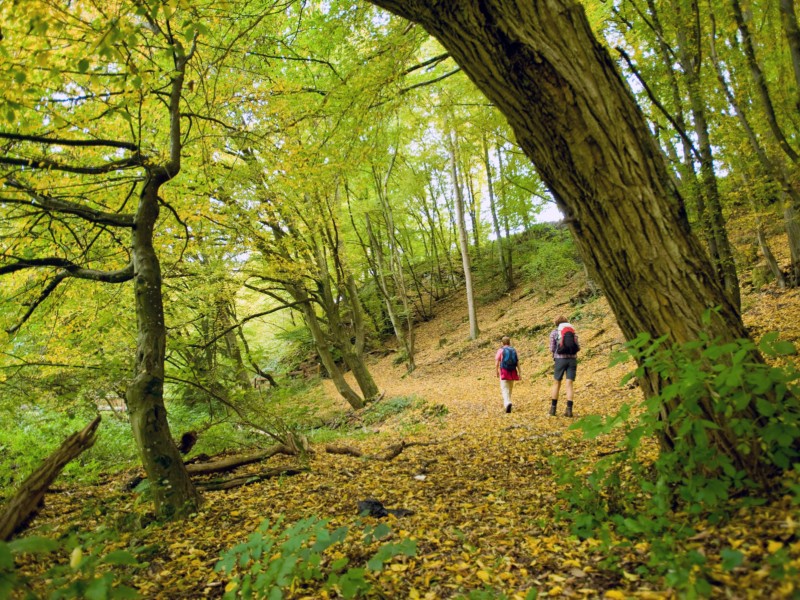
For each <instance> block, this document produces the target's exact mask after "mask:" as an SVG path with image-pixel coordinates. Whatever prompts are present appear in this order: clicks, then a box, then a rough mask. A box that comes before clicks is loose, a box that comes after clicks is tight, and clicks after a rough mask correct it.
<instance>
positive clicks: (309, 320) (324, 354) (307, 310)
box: [287, 287, 364, 409]
mask: <svg viewBox="0 0 800 600" xmlns="http://www.w3.org/2000/svg"><path fill="white" fill-rule="evenodd" d="M287 291H288V292H289V293H290V294H291V295H292V298H294V300H295V302H302V304H301V310H302V312H303V319H304V320H305V322H306V325H307V326H308V330H309V331H310V332H311V337H312V338H313V339H314V345H315V346H316V348H317V355H318V356H319V359H320V361H322V365H323V366H324V367H325V370H326V371H327V372H328V375H329V376H330V378H331V381H333V385H334V386H336V391H338V392H339V394H340V395H341V396H342V398H344V399H345V400H347V403H348V404H349V405H350V406H352V407H353V408H355V409H359V408H364V400H363V399H362V398H361V397H360V396H359V395H358V394H356V393H355V391H353V388H351V387H350V385H349V384H348V383H347V381H346V380H345V378H344V375H342V371H341V369H339V366H338V365H337V364H336V362H335V361H334V360H333V356H332V355H331V352H330V350H329V349H328V340H327V339H326V337H325V333H324V332H323V331H322V327H321V326H320V324H319V320H318V319H317V315H316V314H315V313H314V307H313V305H312V304H311V302H310V300H309V298H308V295H307V294H306V293H305V292H304V291H303V290H301V289H299V288H295V287H289V288H287Z"/></svg>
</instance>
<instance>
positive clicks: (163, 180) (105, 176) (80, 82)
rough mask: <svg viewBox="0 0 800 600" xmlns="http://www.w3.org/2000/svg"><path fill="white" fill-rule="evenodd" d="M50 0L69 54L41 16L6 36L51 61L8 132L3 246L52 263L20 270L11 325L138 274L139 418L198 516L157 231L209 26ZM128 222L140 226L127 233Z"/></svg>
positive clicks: (157, 489) (170, 511)
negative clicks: (68, 288) (69, 292)
mask: <svg viewBox="0 0 800 600" xmlns="http://www.w3.org/2000/svg"><path fill="white" fill-rule="evenodd" d="M40 8H41V11H40V12H39V13H37V14H36V17H35V18H38V19H39V20H38V21H37V22H38V24H39V27H41V28H42V29H43V30H48V31H49V33H50V36H51V37H50V38H49V40H50V43H54V41H55V40H54V38H57V39H58V40H59V43H63V44H64V47H65V48H67V49H68V52H64V53H63V56H58V55H56V54H54V53H51V52H50V51H49V48H50V47H52V46H49V45H48V44H42V38H41V37H39V36H38V35H37V34H38V33H42V32H40V31H36V30H34V31H32V30H31V28H30V27H29V25H28V24H27V23H22V22H14V21H10V20H6V22H5V23H6V25H9V23H10V25H11V26H10V27H9V26H7V27H4V32H3V33H4V36H5V40H4V43H9V44H16V45H17V46H18V47H19V48H24V49H25V50H22V51H21V52H22V53H23V56H18V57H17V58H18V59H22V60H24V61H25V62H23V64H43V65H45V66H47V68H48V69H49V70H45V71H44V72H42V71H39V72H34V75H33V77H32V78H31V80H28V84H29V86H30V88H29V89H30V90H31V91H34V92H35V93H36V94H39V96H38V98H36V97H35V96H33V95H32V94H29V95H28V97H27V98H24V99H23V100H22V101H21V102H20V103H19V104H17V109H18V110H17V112H16V114H15V115H11V114H8V115H7V120H6V124H5V125H6V130H5V131H3V132H2V133H0V139H2V140H4V142H5V144H4V149H3V150H4V151H3V154H2V156H0V165H3V167H4V172H3V174H2V175H3V188H2V194H0V206H2V208H3V211H4V214H3V216H4V217H5V218H6V219H10V220H11V221H10V222H11V223H13V224H14V225H13V226H12V228H9V229H8V230H7V231H6V234H7V235H11V236H12V240H13V241H12V242H10V243H8V244H7V245H6V246H5V248H4V250H3V254H2V257H1V258H0V275H14V274H16V273H20V272H23V271H25V272H30V271H35V272H37V273H38V276H34V277H32V278H30V279H28V280H27V281H24V280H21V279H19V278H17V279H14V280H12V285H13V286H14V287H16V288H17V291H18V292H19V293H21V294H22V296H23V297H27V298H29V301H28V302H27V304H28V307H27V309H26V310H25V311H24V312H23V313H22V314H21V315H20V316H19V318H18V320H17V322H16V323H15V324H12V325H10V326H9V327H8V328H7V331H8V332H9V333H12V334H13V333H15V332H16V331H18V330H19V328H20V327H21V326H22V325H23V324H24V323H25V321H27V320H28V319H29V318H30V317H31V315H32V314H33V312H34V311H35V310H36V309H37V308H38V307H40V306H41V305H42V304H43V303H45V302H48V301H50V300H51V297H53V296H54V295H55V292H56V290H57V289H58V288H59V287H60V286H62V285H64V283H65V282H67V281H68V280H71V279H83V280H91V281H96V282H105V283H124V282H127V281H131V282H132V283H133V295H134V306H135V313H136V323H137V342H136V353H135V360H134V376H133V379H132V380H131V381H130V383H129V385H128V388H127V392H126V402H127V406H128V413H129V416H130V423H131V429H132V431H133V436H134V438H135V440H136V444H137V446H138V449H139V454H140V457H141V460H142V464H143V465H144V468H145V471H146V472H147V475H148V477H149V478H150V480H151V482H152V490H153V497H154V500H155V504H156V509H157V512H158V513H159V514H160V515H161V516H163V517H166V518H171V517H175V516H181V515H185V514H188V513H190V512H192V511H194V510H195V509H196V507H197V505H198V504H199V496H198V494H197V492H196V491H195V488H194V485H193V484H192V482H191V480H190V479H189V476H188V474H187V472H186V469H185V468H184V466H183V462H182V460H181V457H180V454H179V453H178V450H177V448H176V447H175V444H174V442H173V440H172V436H171V434H170V428H169V424H168V422H167V418H166V417H167V415H166V410H165V408H164V397H163V394H164V354H165V347H166V327H165V323H164V306H163V298H162V287H161V277H162V275H161V264H160V261H159V258H158V253H157V250H156V245H155V242H154V235H155V229H156V224H157V222H158V218H159V213H160V209H161V207H162V205H163V202H164V201H163V199H162V197H161V195H162V193H163V191H162V190H163V187H164V186H165V184H167V183H168V182H169V181H170V180H172V179H173V178H175V177H176V176H177V175H178V174H179V173H180V171H181V159H182V151H183V143H184V135H185V132H184V130H183V116H182V104H183V101H184V100H183V93H184V88H185V85H186V75H187V70H188V65H189V64H190V62H191V61H192V59H193V57H194V55H195V52H196V48H197V38H198V35H199V31H198V30H197V29H194V28H190V29H188V30H187V29H181V28H179V27H177V26H176V25H175V23H174V21H173V16H174V14H173V11H171V10H167V9H164V8H163V7H161V6H159V5H157V6H155V7H153V8H152V9H147V10H146V9H144V8H143V7H140V9H141V10H140V11H139V15H140V17H141V19H140V21H139V22H138V23H134V22H131V21H128V20H124V19H120V20H106V19H104V18H101V16H102V15H100V14H97V15H96V16H97V17H98V18H97V19H94V20H91V19H87V20H86V21H82V20H77V19H75V20H73V19H69V18H68V17H67V16H66V14H65V15H61V14H59V13H50V12H49V11H47V10H46V9H45V8H44V7H40ZM127 9H129V10H130V11H131V12H133V11H134V9H135V7H134V6H127ZM87 10H90V9H88V8H87ZM90 12H91V11H90ZM178 32H179V33H178ZM93 47H97V48H98V51H97V52H96V53H95V52H93V51H92V50H90V49H91V48H93ZM133 47H136V48H137V49H138V50H137V51H136V52H134V51H133V50H132V48H133ZM139 52H141V53H142V54H143V58H144V60H143V61H141V60H140V59H141V58H142V57H141V56H140V55H139ZM143 62H146V63H147V65H148V66H147V67H145V66H144V65H143ZM112 63H113V64H114V66H112ZM154 67H155V69H154ZM12 69H13V67H12ZM137 73H140V75H139V74H137ZM23 79H24V77H23ZM126 83H127V85H126ZM28 98H36V102H31V101H29V100H28ZM117 99H119V101H118V102H117V101H115V100H117ZM34 111H37V112H39V113H40V116H38V117H37V116H36V114H35V112H34ZM12 116H13V118H11V117H12ZM72 119H76V120H79V121H80V122H81V127H80V128H77V127H74V126H72V125H71V121H72ZM120 232H127V235H128V236H129V241H128V242H127V243H125V242H123V240H122V239H121V238H120ZM6 289H7V290H9V291H10V289H9V288H8V287H7V288H6ZM11 289H14V288H13V287H12V288H11Z"/></svg>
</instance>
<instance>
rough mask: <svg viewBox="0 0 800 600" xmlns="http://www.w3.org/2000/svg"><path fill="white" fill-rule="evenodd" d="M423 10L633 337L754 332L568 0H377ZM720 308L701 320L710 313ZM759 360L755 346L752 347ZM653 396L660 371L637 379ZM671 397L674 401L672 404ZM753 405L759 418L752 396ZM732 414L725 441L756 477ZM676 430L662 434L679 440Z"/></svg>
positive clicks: (417, 13)
mask: <svg viewBox="0 0 800 600" xmlns="http://www.w3.org/2000/svg"><path fill="white" fill-rule="evenodd" d="M372 2H373V3H374V4H377V5H379V6H382V7H384V8H387V9H389V10H391V11H393V12H395V13H396V14H398V15H400V16H403V17H406V18H408V19H411V20H414V21H416V22H418V23H420V24H421V25H422V26H423V27H425V29H427V30H428V31H429V32H430V33H431V34H432V35H434V36H436V37H437V38H438V39H439V41H440V42H441V43H442V44H443V45H444V47H445V48H446V49H447V50H448V52H450V54H451V56H452V57H453V58H454V59H455V60H456V62H458V64H459V65H460V66H461V67H462V69H463V70H464V72H465V73H466V74H467V75H468V76H469V77H470V79H472V81H473V82H474V83H475V84H476V85H477V86H478V87H479V88H480V89H481V90H482V91H483V92H484V93H485V94H486V95H487V97H488V98H489V99H490V100H491V101H492V102H494V103H495V105H496V106H497V107H498V108H499V109H500V110H501V111H502V112H503V113H504V115H505V116H506V118H507V119H508V121H509V123H510V125H511V126H512V128H513V129H514V132H515V134H516V137H517V141H518V143H519V144H520V146H521V147H522V149H523V150H524V151H525V153H526V154H527V155H528V156H529V157H530V158H531V159H532V161H533V162H534V164H535V165H536V167H537V170H538V171H539V173H540V174H541V176H542V179H543V180H544V181H545V183H546V184H547V185H548V187H549V188H550V189H551V191H552V192H553V195H554V196H555V199H556V202H557V204H558V207H559V209H560V210H561V211H562V213H563V214H565V215H566V222H567V224H568V226H569V228H570V230H571V231H572V233H573V235H574V237H575V240H576V243H577V245H578V248H579V250H580V253H581V255H582V257H583V259H584V261H585V262H586V264H587V267H588V269H589V272H590V274H591V276H592V277H593V278H594V279H595V280H597V281H598V282H600V284H601V285H602V287H603V290H604V291H605V293H606V296H607V298H608V300H609V303H610V305H611V307H612V309H613V310H614V313H615V315H616V318H617V321H618V323H619V325H620V327H621V329H622V331H623V332H624V334H625V336H626V337H627V338H628V339H633V338H634V337H636V336H637V335H638V334H639V333H640V332H647V333H649V334H651V335H652V336H654V337H658V336H660V335H662V334H667V335H669V338H670V339H671V341H672V342H676V343H682V342H687V341H690V340H696V339H697V338H698V336H699V334H700V333H701V332H706V333H708V334H709V335H710V336H712V337H717V336H719V337H720V338H721V339H723V340H734V339H737V338H748V337H749V335H748V332H747V330H746V329H745V327H744V325H743V323H742V320H741V316H740V315H739V312H738V310H737V308H736V306H735V305H734V303H733V302H732V301H731V300H730V298H729V297H728V295H727V294H726V293H725V291H724V290H723V288H722V286H721V285H720V282H719V280H718V278H717V277H716V275H715V273H714V269H713V267H712V266H711V264H710V262H709V260H708V258H707V256H706V253H705V252H704V251H703V249H702V247H701V246H700V244H699V242H698V240H697V238H696V237H695V236H694V235H693V234H692V232H691V230H690V228H689V223H688V219H687V218H686V214H685V211H684V209H683V203H682V201H681V198H680V195H679V193H678V191H677V189H676V187H675V184H674V182H673V180H672V179H671V178H670V176H669V174H668V172H667V168H666V163H665V159H664V156H663V154H662V152H661V150H660V148H659V147H658V146H657V144H656V142H655V141H654V139H653V138H652V137H651V135H650V133H649V131H648V129H647V126H646V123H645V121H644V118H643V116H642V114H641V112H640V110H639V108H638V107H637V105H636V103H635V101H634V100H633V96H632V94H631V92H630V90H629V89H628V88H627V86H626V85H625V83H624V81H623V79H622V78H621V77H620V75H619V73H618V71H617V68H616V65H615V64H614V62H613V61H612V59H611V57H610V56H609V55H608V53H607V52H606V50H605V49H604V48H603V46H602V45H601V44H600V43H598V42H597V40H596V39H595V38H594V35H593V34H592V32H591V29H590V27H589V24H588V22H587V20H586V16H585V14H584V12H583V8H582V7H581V6H580V5H579V4H577V3H576V2H574V1H572V0H550V1H548V2H541V1H530V0H463V1H462V2H459V3H450V2H437V1H434V0H372ZM713 307H719V309H718V311H715V312H712V313H710V322H708V323H705V322H704V319H703V315H704V313H706V311H707V310H708V309H709V308H713ZM751 358H752V359H753V360H761V357H760V356H759V355H758V354H754V355H753V356H752V357H751ZM641 384H642V388H643V390H644V392H645V393H646V394H647V395H653V394H656V393H658V392H659V391H660V389H661V388H662V386H663V385H664V384H665V382H664V381H662V380H660V379H658V378H656V377H653V376H650V377H647V378H645V379H644V380H643V381H641ZM669 409H670V407H669V406H665V407H664V410H665V411H667V412H668V411H669ZM741 416H743V418H748V417H754V416H755V411H754V409H752V407H748V409H746V411H745V414H744V415H741ZM725 425H726V424H725V423H722V426H721V429H720V431H719V435H718V436H717V438H716V439H715V444H716V446H717V447H718V448H720V451H721V452H725V453H726V454H728V455H729V456H731V458H732V459H733V460H734V461H736V464H739V465H741V466H742V468H745V469H747V471H748V473H749V474H750V475H751V476H753V477H757V478H758V477H759V474H758V468H759V466H760V465H759V462H758V455H757V448H751V451H752V450H755V452H756V455H755V456H753V455H750V456H747V455H745V454H743V453H742V452H741V451H740V450H738V449H737V447H736V442H737V441H738V440H737V438H736V435H735V434H733V433H732V432H731V431H730V428H729V427H726V426H725ZM672 433H674V432H669V431H668V432H666V434H665V436H664V439H662V442H664V443H665V444H666V445H667V446H668V445H669V443H670V442H671V441H672V439H673V438H672V435H671V434H672Z"/></svg>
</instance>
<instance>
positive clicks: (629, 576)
mask: <svg viewBox="0 0 800 600" xmlns="http://www.w3.org/2000/svg"><path fill="white" fill-rule="evenodd" d="M622 576H623V577H624V578H625V579H627V580H628V581H639V576H638V575H637V574H636V573H628V572H627V571H623V572H622Z"/></svg>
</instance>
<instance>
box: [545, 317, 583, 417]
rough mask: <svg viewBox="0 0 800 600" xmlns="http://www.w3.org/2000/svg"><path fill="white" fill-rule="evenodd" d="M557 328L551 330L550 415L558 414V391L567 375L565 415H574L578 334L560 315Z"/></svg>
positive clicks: (578, 348) (555, 321) (556, 320)
mask: <svg viewBox="0 0 800 600" xmlns="http://www.w3.org/2000/svg"><path fill="white" fill-rule="evenodd" d="M554 323H555V326H556V328H555V329H554V330H553V331H551V332H550V352H552V354H553V363H554V366H553V389H552V390H551V393H550V413H549V414H550V416H551V417H553V416H555V414H556V405H557V404H558V393H559V391H560V390H561V380H562V379H563V378H564V376H565V375H566V377H567V381H566V383H565V384H564V389H565V391H566V396H567V409H566V410H565V411H564V416H565V417H571V416H572V397H573V383H574V381H575V373H576V372H577V369H578V354H577V353H578V351H579V350H580V348H581V347H580V344H579V343H578V334H577V333H575V328H574V327H572V325H570V324H569V322H567V319H566V318H565V317H563V316H561V315H559V316H558V317H557V318H556V319H555V320H554Z"/></svg>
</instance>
